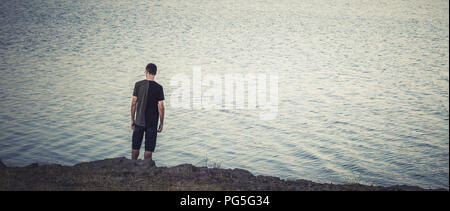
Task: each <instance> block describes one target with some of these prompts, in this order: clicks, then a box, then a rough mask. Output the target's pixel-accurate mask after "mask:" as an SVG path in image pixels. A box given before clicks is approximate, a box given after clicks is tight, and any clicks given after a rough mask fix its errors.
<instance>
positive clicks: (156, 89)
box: [145, 81, 164, 127]
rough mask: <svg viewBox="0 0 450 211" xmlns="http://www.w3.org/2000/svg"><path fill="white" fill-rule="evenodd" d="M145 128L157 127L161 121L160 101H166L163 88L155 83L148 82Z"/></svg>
mask: <svg viewBox="0 0 450 211" xmlns="http://www.w3.org/2000/svg"><path fill="white" fill-rule="evenodd" d="M148 83H149V84H148V91H147V108H146V110H145V126H146V127H157V126H158V119H159V110H158V101H161V100H164V91H163V87H162V86H161V85H159V84H158V83H156V82H155V81H148Z"/></svg>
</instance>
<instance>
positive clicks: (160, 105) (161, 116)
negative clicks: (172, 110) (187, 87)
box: [158, 100, 164, 133]
mask: <svg viewBox="0 0 450 211" xmlns="http://www.w3.org/2000/svg"><path fill="white" fill-rule="evenodd" d="M158 111H159V127H158V133H160V132H161V131H162V129H163V125H164V101H162V100H160V101H158Z"/></svg>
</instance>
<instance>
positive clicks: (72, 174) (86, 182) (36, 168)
mask: <svg viewBox="0 0 450 211" xmlns="http://www.w3.org/2000/svg"><path fill="white" fill-rule="evenodd" d="M0 190H3V191H4V190H13V191H14V190H24V191H26V190H69V191H70V190H74V191H75V190H102V191H103V190H106V191H108V190H111V191H114V190H119V191H121V190H125V191H126V190H129V191H135V190H143V191H222V190H223V191H225V190H226V191H448V190H447V189H443V188H440V189H424V188H421V187H418V186H409V185H395V186H389V187H384V186H371V185H370V186H369V185H362V184H356V183H355V184H332V183H330V184H327V183H316V182H313V181H309V180H302V179H297V180H284V179H280V178H278V177H272V176H262V175H257V176H255V175H253V174H252V173H251V172H249V171H247V170H244V169H237V168H235V169H221V168H208V167H197V166H194V165H192V164H181V165H177V166H172V167H157V166H156V164H155V162H154V161H153V160H130V159H127V158H125V157H119V158H109V159H104V160H96V161H90V162H82V163H78V164H75V165H73V166H63V165H60V164H48V165H38V164H36V163H34V164H30V165H28V166H24V167H7V166H6V165H4V164H3V163H2V162H1V160H0Z"/></svg>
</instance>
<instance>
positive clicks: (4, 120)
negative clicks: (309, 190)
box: [0, 0, 449, 188]
mask: <svg viewBox="0 0 450 211" xmlns="http://www.w3.org/2000/svg"><path fill="white" fill-rule="evenodd" d="M448 4H449V3H448V1H439V0H436V1H426V2H425V1H414V0H407V1H394V2H392V1H377V2H373V1H341V0H339V1H334V2H329V1H293V0H286V1H269V0H261V1H252V2H251V3H250V2H248V3H246V2H242V1H214V2H211V1H181V2H180V1H176V2H171V1H156V2H151V3H149V2H146V1H138V2H136V1H129V2H126V1H120V2H118V3H114V4H112V3H110V2H109V1H93V2H91V1H75V2H72V1H37V0H33V1H23V2H22V1H21V2H17V1H2V3H1V7H0V8H1V9H0V22H1V25H2V27H1V28H0V57H1V60H0V62H1V64H0V69H1V75H0V82H1V89H0V109H1V110H0V158H1V159H2V160H4V161H5V162H6V163H7V164H10V165H25V164H28V163H31V162H52V163H54V162H57V163H62V164H75V163H77V162H80V161H89V160H96V159H103V158H107V157H117V156H127V157H129V153H130V147H131V131H130V128H129V109H130V103H131V94H132V88H133V85H134V82H135V81H137V80H141V79H143V77H144V75H143V69H144V67H145V65H146V64H147V63H148V62H153V63H156V64H157V65H158V69H159V74H158V76H157V81H158V82H160V83H161V84H162V85H163V86H164V90H165V92H166V95H167V96H169V95H170V93H171V92H172V91H173V89H175V88H176V87H171V86H170V83H169V80H170V78H171V77H172V76H173V75H175V74H177V73H185V74H190V73H191V71H192V67H193V66H195V65H201V66H202V70H203V71H205V72H213V73H216V74H226V73H230V72H234V73H247V72H249V71H264V72H270V71H274V70H276V71H278V73H279V81H280V82H279V108H278V116H277V118H276V119H275V120H271V121H261V120H260V119H259V118H258V115H259V111H257V110H254V111H252V110H250V111H249V110H207V111H197V110H183V109H172V108H171V107H170V101H168V102H166V103H167V105H168V106H166V108H167V110H166V122H165V131H164V133H162V134H160V135H159V138H158V143H157V149H156V153H155V155H154V159H155V160H156V162H157V163H158V165H177V164H180V163H186V162H188V163H193V164H199V162H201V161H202V159H203V158H204V157H205V153H208V157H210V158H211V159H215V160H218V161H222V167H225V168H245V169H248V170H250V171H251V172H253V173H254V174H264V175H273V176H279V177H282V178H289V179H296V178H302V179H310V180H314V181H318V182H333V183H345V182H351V181H353V180H354V179H355V178H356V179H358V180H360V181H361V182H363V183H367V184H374V185H394V184H410V185H419V186H422V187H426V188H429V187H445V188H448V175H449V171H448V170H449V169H448V166H449V148H448V146H449V135H448V132H449V125H448V121H449V119H448V116H449V112H448V111H449V106H448V105H449V104H448V99H449V97H448V93H449V81H448V78H449V77H448V76H449V75H448V73H449V60H448V50H449V48H448V42H449V39H448V38H449V36H448V34H449V33H448V31H449V28H448V26H449V18H448V10H449V9H448V8H449V6H448ZM166 99H169V98H166Z"/></svg>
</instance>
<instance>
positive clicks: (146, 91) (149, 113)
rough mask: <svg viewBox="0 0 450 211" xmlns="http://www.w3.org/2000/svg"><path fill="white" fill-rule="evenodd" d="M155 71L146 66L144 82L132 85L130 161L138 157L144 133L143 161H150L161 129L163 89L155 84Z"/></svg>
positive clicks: (152, 66) (153, 67)
mask: <svg viewBox="0 0 450 211" xmlns="http://www.w3.org/2000/svg"><path fill="white" fill-rule="evenodd" d="M156 69H157V68H156V65H154V64H152V63H150V64H148V65H147V67H146V68H145V80H142V81H138V82H136V84H135V85H134V90H133V99H132V101H131V129H132V130H133V137H132V150H131V159H133V160H137V158H138V157H139V150H140V149H141V144H142V138H143V136H144V133H145V152H144V159H152V153H153V152H154V151H155V146H156V135H157V132H158V133H160V132H161V131H162V129H163V125H164V103H163V101H164V92H163V87H162V86H161V85H159V84H158V83H156V82H155V75H156ZM135 111H136V112H135ZM135 113H136V120H135V116H134V115H135ZM158 118H159V127H158Z"/></svg>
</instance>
